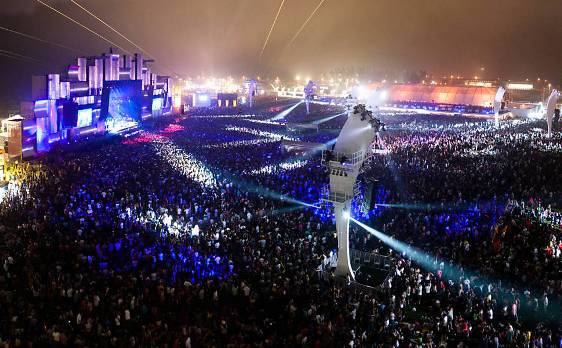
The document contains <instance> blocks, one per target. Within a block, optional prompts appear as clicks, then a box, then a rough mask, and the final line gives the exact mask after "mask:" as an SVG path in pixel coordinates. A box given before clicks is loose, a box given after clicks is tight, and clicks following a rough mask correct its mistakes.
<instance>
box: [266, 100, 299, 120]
mask: <svg viewBox="0 0 562 348" xmlns="http://www.w3.org/2000/svg"><path fill="white" fill-rule="evenodd" d="M302 103H303V101H302V100H301V101H299V102H298V103H296V104H295V105H293V106H291V107H290V108H288V109H287V110H285V111H281V112H280V113H279V114H277V115H276V116H274V117H273V118H270V119H269V120H270V121H278V120H281V119H284V118H285V117H286V116H287V115H289V114H290V113H291V112H292V111H293V110H295V109H296V108H297V107H298V106H299V105H301V104H302Z"/></svg>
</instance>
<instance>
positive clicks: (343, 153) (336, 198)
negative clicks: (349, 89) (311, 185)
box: [322, 104, 384, 280]
mask: <svg viewBox="0 0 562 348" xmlns="http://www.w3.org/2000/svg"><path fill="white" fill-rule="evenodd" d="M383 129H384V124H383V123H381V122H380V120H378V119H376V118H374V117H373V114H372V112H371V111H368V110H367V109H366V108H365V105H363V104H359V105H357V106H355V107H354V108H353V109H352V110H350V111H349V114H348V118H347V121H346V122H345V124H344V126H343V128H342V130H341V132H340V134H339V136H338V138H337V141H336V143H335V145H334V147H333V149H331V150H324V151H323V152H322V164H323V165H325V166H327V167H328V168H329V170H330V184H329V186H328V187H325V188H324V192H323V195H324V199H325V200H326V201H329V202H332V203H333V204H334V213H335V216H336V232H337V237H338V262H337V266H336V276H340V277H348V276H349V277H350V278H351V279H352V280H353V279H354V278H355V275H354V272H353V269H352V268H351V263H350V259H349V217H350V211H351V201H352V200H353V197H354V196H355V195H356V194H357V193H358V192H357V189H356V181H357V176H358V175H359V171H360V169H361V166H362V165H363V162H364V161H365V160H366V159H367V158H369V157H370V156H371V155H372V154H373V153H374V148H373V144H374V143H376V142H375V140H376V138H377V133H378V132H379V131H380V130H383Z"/></svg>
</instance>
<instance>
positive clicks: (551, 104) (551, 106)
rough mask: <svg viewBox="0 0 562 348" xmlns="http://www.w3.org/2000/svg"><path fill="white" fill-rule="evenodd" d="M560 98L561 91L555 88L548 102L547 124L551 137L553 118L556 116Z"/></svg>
mask: <svg viewBox="0 0 562 348" xmlns="http://www.w3.org/2000/svg"><path fill="white" fill-rule="evenodd" d="M558 98H560V92H559V91H557V90H555V89H553V90H552V93H550V97H548V100H547V102H546V125H547V127H548V137H549V138H550V137H551V136H552V118H553V117H554V110H555V109H556V103H558Z"/></svg>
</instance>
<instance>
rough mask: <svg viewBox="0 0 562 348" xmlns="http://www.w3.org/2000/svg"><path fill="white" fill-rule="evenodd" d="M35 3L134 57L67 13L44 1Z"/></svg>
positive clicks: (39, 0) (40, 0) (38, 0)
mask: <svg viewBox="0 0 562 348" xmlns="http://www.w3.org/2000/svg"><path fill="white" fill-rule="evenodd" d="M35 1H37V2H38V3H40V4H41V5H43V6H45V7H47V8H49V9H50V10H51V11H53V12H55V13H57V14H59V15H61V16H63V17H64V18H66V19H68V20H69V21H71V22H72V23H74V24H76V25H78V26H80V27H81V28H82V29H84V30H87V31H88V32H90V33H92V34H94V35H95V36H97V37H98V38H100V39H102V40H104V41H106V42H108V43H110V44H111V45H113V46H115V47H117V48H119V49H120V50H122V51H123V52H126V53H128V54H130V55H132V53H131V52H130V51H128V50H126V49H124V48H123V47H121V46H119V45H118V44H116V43H115V42H113V41H111V40H109V39H108V38H106V37H105V36H103V35H101V34H98V33H97V32H95V31H93V30H92V29H90V28H88V27H87V26H85V25H84V24H82V23H80V22H78V21H77V20H75V19H74V18H72V17H70V16H68V15H66V14H65V13H63V12H61V11H59V10H57V9H56V8H54V7H53V6H51V5H49V4H47V3H45V2H44V1H42V0H35Z"/></svg>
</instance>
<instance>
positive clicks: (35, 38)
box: [0, 26, 86, 54]
mask: <svg viewBox="0 0 562 348" xmlns="http://www.w3.org/2000/svg"><path fill="white" fill-rule="evenodd" d="M0 30H4V31H7V32H10V33H12V34H16V35H19V36H23V37H25V38H28V39H31V40H35V41H39V42H43V43H45V44H49V45H53V46H57V47H60V48H64V49H66V50H69V51H74V52H77V53H81V54H85V53H86V52H85V51H82V50H79V49H76V48H72V47H69V46H65V45H62V44H59V43H56V42H53V41H48V40H44V39H41V38H39V37H37V36H33V35H29V34H25V33H22V32H19V31H16V30H13V29H10V28H6V27H2V26H0Z"/></svg>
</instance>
